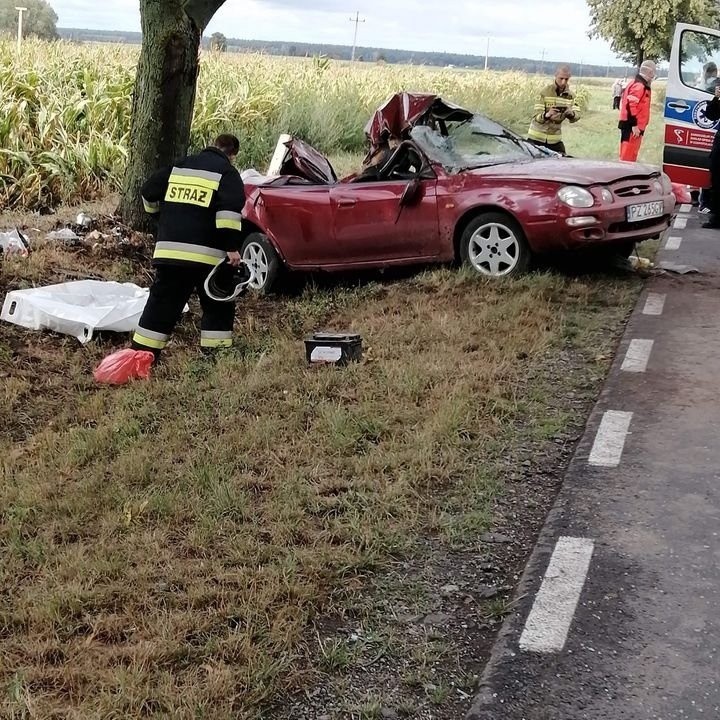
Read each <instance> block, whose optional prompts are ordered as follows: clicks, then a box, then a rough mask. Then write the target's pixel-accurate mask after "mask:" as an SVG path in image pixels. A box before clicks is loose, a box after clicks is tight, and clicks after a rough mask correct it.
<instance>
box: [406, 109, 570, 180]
mask: <svg viewBox="0 0 720 720" xmlns="http://www.w3.org/2000/svg"><path fill="white" fill-rule="evenodd" d="M411 137H412V139H413V140H414V141H415V142H416V143H417V144H418V145H419V146H420V147H421V148H422V150H423V151H424V152H425V154H426V155H427V156H428V157H429V158H430V160H432V161H433V162H436V163H440V164H441V165H442V166H443V167H444V168H445V169H446V170H447V171H448V172H459V171H460V170H468V169H470V168H479V167H486V166H488V165H501V164H503V163H510V162H522V161H530V160H533V159H536V158H541V157H548V156H557V153H554V152H553V151H552V150H545V149H544V148H539V147H537V146H535V145H533V144H532V143H529V142H527V141H526V140H523V139H522V138H520V137H518V136H516V135H514V134H512V133H511V132H510V131H509V130H506V129H505V128H503V127H502V126H501V125H498V124H497V123H494V122H492V121H491V120H488V119H487V118H485V117H483V116H482V115H476V116H474V117H473V119H472V120H470V121H468V122H463V123H453V124H451V125H450V126H449V127H448V134H447V135H441V134H440V133H439V132H438V131H437V130H434V129H432V128H430V127H428V126H427V125H417V126H415V127H414V128H413V129H412V132H411Z"/></svg>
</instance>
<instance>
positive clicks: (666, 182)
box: [660, 173, 672, 195]
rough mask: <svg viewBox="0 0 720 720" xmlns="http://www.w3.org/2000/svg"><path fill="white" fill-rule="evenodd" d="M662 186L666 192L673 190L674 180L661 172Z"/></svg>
mask: <svg viewBox="0 0 720 720" xmlns="http://www.w3.org/2000/svg"><path fill="white" fill-rule="evenodd" d="M660 186H661V187H662V190H663V193H664V194H666V195H667V194H668V193H671V192H672V180H670V178H669V177H668V176H667V175H666V174H665V173H661V174H660Z"/></svg>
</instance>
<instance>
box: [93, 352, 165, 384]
mask: <svg viewBox="0 0 720 720" xmlns="http://www.w3.org/2000/svg"><path fill="white" fill-rule="evenodd" d="M153 362H155V356H154V355H153V354H152V353H151V352H148V351H147V350H134V349H133V348H125V349H123V350H117V351H116V352H114V353H111V354H110V355H108V356H107V357H105V358H103V360H102V362H101V363H100V364H99V365H98V366H97V367H96V368H95V370H94V371H93V377H94V378H95V381H96V382H99V383H106V384H108V385H124V384H125V383H127V382H129V381H130V380H147V379H148V378H149V377H150V367H151V366H152V364H153Z"/></svg>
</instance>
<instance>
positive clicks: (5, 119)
mask: <svg viewBox="0 0 720 720" xmlns="http://www.w3.org/2000/svg"><path fill="white" fill-rule="evenodd" d="M138 51H139V50H138V48H137V47H132V46H112V45H77V44H72V43H63V42H56V43H50V44H48V43H44V42H41V41H28V42H26V43H24V45H23V48H22V54H21V56H20V57H18V56H17V53H16V49H15V45H14V43H12V42H10V41H7V40H0V209H1V208H12V209H37V208H42V207H48V206H49V207H52V206H55V205H57V204H60V203H73V202H79V201H81V200H91V199H95V198H98V197H101V196H103V195H106V194H107V193H109V192H113V191H116V190H118V188H119V184H120V179H121V177H122V174H123V171H124V167H125V163H126V159H127V150H126V148H127V142H128V135H129V128H130V109H131V102H132V91H133V82H134V75H135V64H136V62H137V57H138ZM544 80H545V78H540V77H533V76H528V75H525V74H512V73H493V72H489V71H488V72H483V71H474V70H468V71H464V70H456V69H437V68H428V67H421V66H418V67H413V66H390V65H375V64H372V65H371V64H362V63H355V64H353V65H350V64H348V63H343V62H336V61H331V60H328V59H327V58H307V59H305V58H303V59H297V58H292V59H291V58H274V57H269V56H263V55H239V54H237V55H236V54H234V53H228V54H225V53H222V54H214V53H213V54H204V55H203V57H202V58H201V68H200V77H199V81H198V89H197V97H196V103H195V115H194V119H193V131H192V137H191V145H192V147H193V148H198V147H200V146H202V145H204V144H206V143H207V142H208V141H210V140H211V139H212V137H213V136H214V135H216V134H218V133H219V132H233V133H235V134H237V135H238V137H240V140H241V152H240V156H239V158H238V162H237V164H238V166H239V167H241V168H245V167H258V168H263V169H264V167H265V165H266V163H267V161H268V159H269V156H270V154H271V152H272V149H273V147H274V145H275V142H276V139H277V136H278V134H279V133H281V132H289V133H291V134H294V135H297V136H299V137H301V138H303V139H304V140H306V141H307V142H309V143H310V144H312V145H314V146H315V147H317V148H318V149H319V150H321V151H323V152H325V153H327V154H329V155H332V154H333V153H340V152H349V153H353V152H360V151H362V150H363V147H364V136H363V126H364V124H365V122H366V120H367V118H368V117H369V115H370V113H371V112H372V111H373V110H374V109H375V108H376V107H377V106H378V104H379V103H380V102H382V101H383V100H384V99H385V98H386V97H387V96H388V95H390V94H391V93H393V92H397V91H399V90H410V91H422V92H437V93H439V94H441V95H443V96H444V97H446V98H447V99H449V100H452V101H454V102H457V103H460V104H462V105H465V106H468V107H470V108H473V109H478V110H481V111H482V112H485V113H486V114H488V115H489V116H491V117H493V118H494V119H496V120H499V121H500V122H504V123H505V124H507V125H509V126H511V127H514V128H515V129H517V130H519V131H520V132H523V131H524V130H525V126H526V124H527V118H528V114H529V111H530V107H531V105H532V101H533V96H534V93H535V92H536V91H537V89H538V88H539V85H540V84H541V83H542V82H543V81H544ZM578 98H579V101H580V104H581V106H582V105H587V101H588V93H587V90H586V89H585V88H582V87H581V88H580V89H579V92H578Z"/></svg>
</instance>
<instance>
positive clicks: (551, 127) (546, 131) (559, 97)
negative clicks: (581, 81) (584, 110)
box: [528, 82, 580, 145]
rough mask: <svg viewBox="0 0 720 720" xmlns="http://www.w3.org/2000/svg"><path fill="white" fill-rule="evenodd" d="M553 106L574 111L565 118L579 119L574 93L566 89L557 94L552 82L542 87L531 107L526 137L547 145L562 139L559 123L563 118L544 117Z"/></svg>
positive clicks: (574, 120)
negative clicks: (530, 118)
mask: <svg viewBox="0 0 720 720" xmlns="http://www.w3.org/2000/svg"><path fill="white" fill-rule="evenodd" d="M553 108H557V109H562V110H566V111H569V112H572V113H574V115H573V117H570V118H567V120H569V121H570V122H577V121H578V120H579V119H580V108H579V107H578V106H577V104H576V103H575V93H573V92H572V91H571V90H568V89H566V90H564V91H563V92H561V93H560V94H558V90H557V85H555V83H554V82H553V83H551V84H550V85H548V86H547V87H546V88H544V89H543V91H542V92H541V93H540V95H539V97H538V99H537V101H536V102H535V105H534V107H533V113H534V115H533V119H532V120H531V122H530V129H529V130H528V137H529V138H530V139H531V140H537V141H538V142H542V143H547V144H548V145H554V144H556V143H559V142H561V141H562V129H561V124H562V122H563V120H564V119H565V118H560V119H553V120H550V119H548V118H546V117H545V113H547V112H549V111H550V110H552V109H553Z"/></svg>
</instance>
